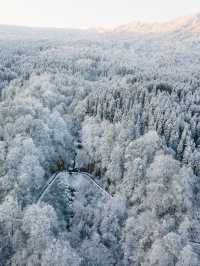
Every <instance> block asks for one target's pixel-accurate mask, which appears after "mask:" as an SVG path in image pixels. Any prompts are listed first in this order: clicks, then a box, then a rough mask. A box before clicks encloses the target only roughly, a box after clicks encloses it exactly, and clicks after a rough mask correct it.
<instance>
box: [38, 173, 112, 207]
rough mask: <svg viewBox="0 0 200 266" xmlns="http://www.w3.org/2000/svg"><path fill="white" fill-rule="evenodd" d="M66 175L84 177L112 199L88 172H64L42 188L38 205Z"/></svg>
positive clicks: (52, 177)
mask: <svg viewBox="0 0 200 266" xmlns="http://www.w3.org/2000/svg"><path fill="white" fill-rule="evenodd" d="M64 173H65V174H67V175H66V177H67V178H68V177H69V175H76V177H77V178H78V177H79V175H81V176H83V177H84V178H85V179H86V180H87V181H89V182H90V183H92V184H93V185H94V186H95V187H96V188H98V189H99V190H100V191H101V192H102V193H103V194H104V195H106V196H107V197H108V198H112V196H111V195H110V194H109V193H108V192H107V191H106V190H105V189H103V188H102V187H101V186H100V185H99V184H98V183H97V182H96V181H95V180H94V178H93V176H92V175H90V174H88V173H86V172H70V173H69V172H67V171H63V172H57V173H55V174H53V175H52V176H51V177H50V178H49V180H48V181H47V183H46V184H45V185H44V187H43V188H42V190H41V192H40V194H39V195H38V197H37V199H36V203H40V202H41V201H42V199H43V197H44V196H45V194H46V193H47V192H48V190H49V189H50V188H51V187H52V186H53V184H54V182H55V181H56V180H57V179H58V178H59V177H60V175H63V174H64Z"/></svg>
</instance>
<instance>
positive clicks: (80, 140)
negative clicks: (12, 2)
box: [0, 27, 200, 266]
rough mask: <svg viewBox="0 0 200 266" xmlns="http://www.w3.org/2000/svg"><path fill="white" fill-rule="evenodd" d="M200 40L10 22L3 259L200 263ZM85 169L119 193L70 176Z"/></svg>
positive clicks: (2, 131) (35, 263) (4, 54)
mask: <svg viewBox="0 0 200 266" xmlns="http://www.w3.org/2000/svg"><path fill="white" fill-rule="evenodd" d="M199 51H200V36H199V35H198V34H196V33H187V34H186V33H185V34H182V33H180V32H174V33H163V34H150V35H149V34H139V33H138V34H134V33H131V34H126V33H123V34H119V33H102V34H98V33H95V32H89V31H85V32H78V31H64V30H57V31H53V30H52V31H51V30H46V31H42V30H33V29H25V28H10V27H2V28H1V36H0V265H1V266H4V265H5V266H6V265H12V266H16V265H17V266H67V265H72V266H112V265H115V266H123V265H124V266H128V265H135V266H173V265H176V266H198V265H200V256H199V254H200V245H198V244H194V242H200V224H199V222H200V215H199V206H200V54H199ZM60 160H62V161H63V162H64V167H65V169H66V170H67V169H69V168H74V167H75V168H76V169H82V170H83V171H85V172H88V173H90V174H92V175H93V176H94V179H95V181H96V182H97V183H98V184H99V185H100V186H101V187H102V188H103V189H105V190H106V191H107V192H108V193H109V194H110V195H111V196H110V197H105V195H103V194H102V193H100V191H98V189H97V188H95V187H94V186H93V185H92V184H91V183H90V184H89V183H84V182H83V181H79V180H81V177H80V176H77V175H74V176H72V177H71V178H74V179H76V181H75V180H74V182H79V187H80V190H76V189H74V190H72V189H71V188H70V187H69V185H68V183H67V181H66V180H67V179H66V175H67V174H65V175H63V176H62V177H61V178H59V179H58V180H57V181H56V182H55V184H54V185H53V186H52V187H51V189H50V190H49V191H48V193H47V194H46V195H45V197H44V199H43V201H42V202H40V203H37V200H36V199H37V197H38V194H39V193H40V191H41V189H42V187H43V186H44V185H45V184H46V182H47V181H48V179H49V178H50V176H51V175H52V174H53V173H55V172H56V171H58V170H59V169H58V162H59V161H60Z"/></svg>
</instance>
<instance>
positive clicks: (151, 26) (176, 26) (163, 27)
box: [114, 13, 200, 33]
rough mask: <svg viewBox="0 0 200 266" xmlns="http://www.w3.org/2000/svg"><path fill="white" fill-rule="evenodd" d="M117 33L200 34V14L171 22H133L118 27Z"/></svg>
mask: <svg viewBox="0 0 200 266" xmlns="http://www.w3.org/2000/svg"><path fill="white" fill-rule="evenodd" d="M114 31H115V32H137V33H152V32H153V33H159V32H162V33H165V32H174V31H191V32H200V13H199V14H196V15H194V16H186V17H181V18H178V19H175V20H172V21H169V22H161V23H158V22H155V23H143V22H138V21H133V22H131V23H128V24H126V25H121V26H119V27H117V28H116V29H115V30H114Z"/></svg>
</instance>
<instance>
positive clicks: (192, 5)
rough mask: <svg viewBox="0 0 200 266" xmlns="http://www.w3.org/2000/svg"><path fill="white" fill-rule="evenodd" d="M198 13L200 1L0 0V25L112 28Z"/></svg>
mask: <svg viewBox="0 0 200 266" xmlns="http://www.w3.org/2000/svg"><path fill="white" fill-rule="evenodd" d="M198 12H200V0H0V24H12V25H27V26H43V27H67V28H88V27H98V26H100V27H107V28H111V27H115V26H118V25H121V24H126V23H128V22H131V21H133V20H140V21H165V20H170V19H173V18H176V17H179V16H184V15H190V14H194V13H198Z"/></svg>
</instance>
